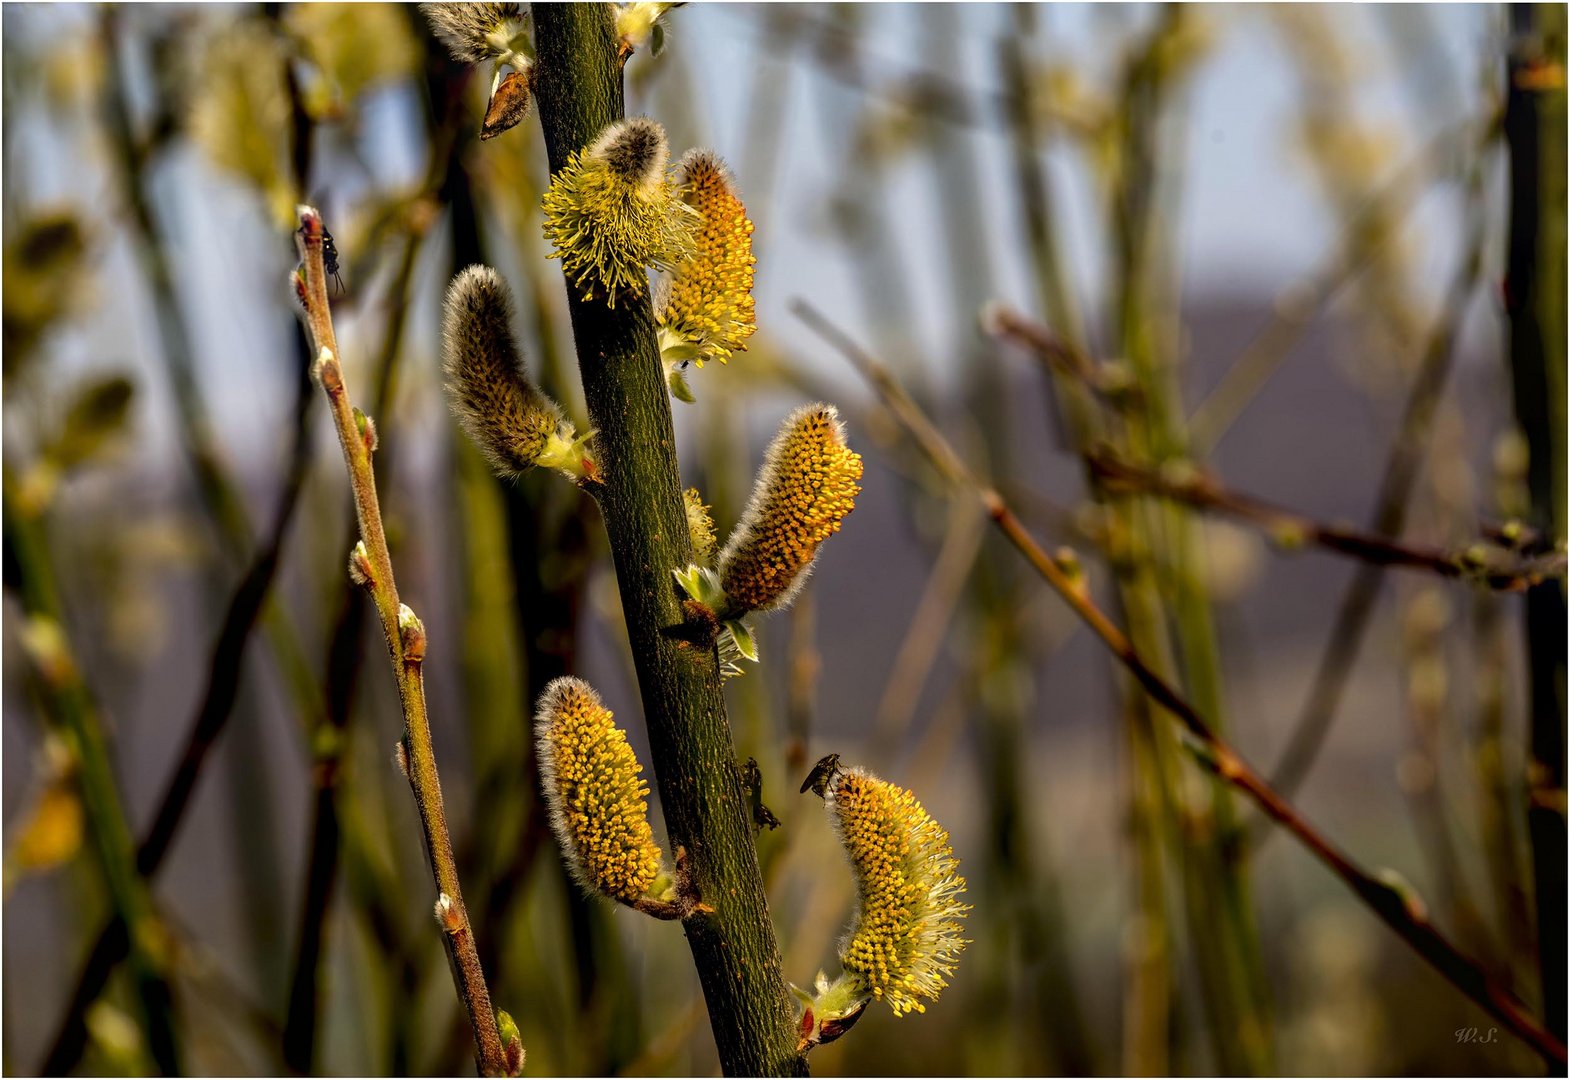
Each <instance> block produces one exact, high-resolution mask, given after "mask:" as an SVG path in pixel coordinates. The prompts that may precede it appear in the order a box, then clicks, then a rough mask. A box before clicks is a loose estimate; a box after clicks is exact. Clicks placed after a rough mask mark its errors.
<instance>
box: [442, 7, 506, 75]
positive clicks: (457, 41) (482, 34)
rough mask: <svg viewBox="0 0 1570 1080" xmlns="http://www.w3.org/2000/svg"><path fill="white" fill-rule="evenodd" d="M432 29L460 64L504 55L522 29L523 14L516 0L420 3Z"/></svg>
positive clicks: (474, 62)
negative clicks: (503, 0) (509, 1)
mask: <svg viewBox="0 0 1570 1080" xmlns="http://www.w3.org/2000/svg"><path fill="white" fill-rule="evenodd" d="M420 11H421V12H423V13H424V15H425V18H426V21H427V22H429V23H430V24H431V32H432V33H434V34H435V35H436V36H437V38H439V39H440V40H441V43H442V44H443V45H445V46H447V51H448V52H449V53H451V54H452V58H453V59H454V60H456V61H458V63H460V64H478V63H480V62H481V61H482V60H489V59H491V58H493V57H497V56H503V55H505V54H506V53H507V52H509V51H510V50H511V48H512V42H513V40H514V39H515V38H516V37H518V36H519V35H520V34H522V33H523V27H524V21H525V17H524V14H523V9H522V7H520V6H519V5H517V4H494V3H480V4H470V3H435V4H421V5H420Z"/></svg>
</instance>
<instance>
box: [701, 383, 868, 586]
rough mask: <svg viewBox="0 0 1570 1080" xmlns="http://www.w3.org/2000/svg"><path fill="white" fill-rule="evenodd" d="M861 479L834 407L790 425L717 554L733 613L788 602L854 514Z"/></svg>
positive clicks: (799, 413)
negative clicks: (821, 547)
mask: <svg viewBox="0 0 1570 1080" xmlns="http://www.w3.org/2000/svg"><path fill="white" fill-rule="evenodd" d="M860 479H861V456H860V455H859V454H857V453H856V452H855V451H853V450H851V449H850V447H848V446H846V445H845V428H844V425H843V424H841V423H840V420H839V413H838V412H837V411H836V410H835V408H834V406H832V405H824V404H821V403H820V404H814V405H806V406H803V407H802V408H800V409H797V410H796V411H795V412H793V413H791V415H790V416H789V417H787V418H786V420H785V423H784V425H783V426H782V427H781V428H780V432H779V434H778V435H776V436H775V437H774V441H773V443H771V444H770V445H769V449H768V453H767V454H766V455H765V457H764V462H763V468H762V469H761V470H760V471H759V473H758V479H757V483H756V484H755V485H754V487H753V490H752V500H751V501H750V502H749V503H748V505H747V512H746V513H745V514H743V515H742V519H741V522H740V523H739V524H738V525H737V526H736V531H735V532H733V533H732V534H731V537H730V539H729V541H728V542H727V543H726V545H725V550H724V551H723V552H721V553H720V584H721V587H722V588H723V589H724V590H725V596H726V598H727V601H728V602H729V604H730V606H731V608H732V610H733V611H734V612H740V613H744V612H748V611H770V610H773V609H776V608H779V607H783V606H784V605H786V604H788V603H789V602H790V600H791V598H792V597H793V596H794V595H795V593H796V590H797V589H799V588H800V587H801V585H802V583H803V582H804V581H805V580H806V577H807V572H808V571H809V569H810V568H811V566H812V561H813V559H815V558H816V557H817V554H818V546H819V545H820V544H822V543H823V541H824V540H826V539H828V538H829V537H830V536H832V535H833V534H834V533H836V532H838V531H839V527H840V522H841V521H842V520H843V519H844V517H845V515H846V514H848V513H850V512H851V510H852V509H854V508H855V505H856V496H857V494H859V493H860V491H861V488H860V486H859V485H858V483H857V482H858V481H859V480H860Z"/></svg>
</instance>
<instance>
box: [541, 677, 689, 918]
mask: <svg viewBox="0 0 1570 1080" xmlns="http://www.w3.org/2000/svg"><path fill="white" fill-rule="evenodd" d="M534 723H535V739H536V746H537V748H538V751H539V760H540V779H541V783H542V785H543V786H544V789H545V801H546V803H547V805H548V807H549V809H550V820H551V829H552V830H553V831H554V832H555V833H556V839H557V841H558V842H559V843H560V844H561V849H562V857H563V858H564V859H565V860H566V863H567V866H568V868H569V869H570V870H571V871H572V875H573V877H574V878H576V879H577V881H578V882H579V883H580V884H581V885H582V886H583V887H584V888H585V889H587V890H588V891H590V892H595V893H600V894H602V895H604V896H608V897H611V898H612V899H615V900H619V901H621V902H623V903H627V904H631V903H634V902H635V901H637V900H639V899H640V898H641V897H643V896H644V895H645V894H646V893H647V892H648V891H649V888H650V886H651V885H653V884H654V883H655V879H656V878H657V877H658V876H659V873H660V864H661V855H660V849H659V846H658V845H657V844H655V842H654V831H653V829H652V828H650V826H649V805H648V802H647V799H648V796H649V786H648V784H647V783H645V782H644V781H643V779H642V773H643V768H642V766H640V765H639V764H638V759H637V757H636V756H634V754H633V752H632V747H631V746H629V745H628V743H627V736H626V734H625V733H624V732H623V731H622V730H621V729H620V728H618V727H617V726H616V724H615V722H614V718H613V717H612V716H611V711H610V710H609V709H607V708H606V707H605V706H604V705H603V704H601V703H600V696H599V695H598V694H596V693H595V692H594V689H593V688H592V687H591V686H589V684H588V683H586V682H584V681H583V680H582V679H575V678H572V677H570V676H568V677H563V678H560V679H556V680H555V681H553V682H552V683H551V684H550V685H549V686H547V687H546V688H545V693H544V694H542V695H541V696H540V705H539V709H538V711H537V712H536V714H535V721H534Z"/></svg>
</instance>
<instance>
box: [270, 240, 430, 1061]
mask: <svg viewBox="0 0 1570 1080" xmlns="http://www.w3.org/2000/svg"><path fill="white" fill-rule="evenodd" d="M423 237H424V232H423V229H422V228H418V227H417V228H412V229H411V230H410V233H409V235H408V237H407V239H406V241H405V243H404V249H403V254H402V256H401V257H400V261H399V265H398V269H397V271H396V274H395V276H394V280H393V284H392V288H391V291H390V294H389V295H390V298H391V303H390V304H389V307H388V321H387V327H386V332H385V334H384V336H383V338H382V345H381V349H380V355H379V356H378V357H377V358H376V363H375V367H374V369H373V370H374V371H375V373H376V378H375V387H376V389H375V392H374V396H373V398H372V403H373V407H374V411H373V415H375V416H386V415H387V413H388V411H389V407H390V404H391V397H392V386H393V382H394V378H395V369H396V367H397V360H398V355H399V352H400V346H401V344H402V341H403V327H404V324H405V319H404V315H405V312H406V311H407V309H408V307H409V304H408V291H409V283H410V280H411V279H412V277H413V274H414V265H415V261H416V257H417V256H418V254H419V251H420V249H421V243H422V240H423ZM383 468H384V470H385V469H386V468H387V463H386V461H385V460H384V462H383ZM355 536H356V532H355V526H354V525H353V524H352V523H351V525H350V535H349V537H348V538H347V542H346V543H345V548H348V547H350V546H352V545H353V542H354V539H355ZM356 592H357V590H355V589H354V587H353V586H352V584H351V583H349V582H347V581H346V582H344V590H343V592H342V594H341V598H340V601H339V607H338V610H337V614H336V616H335V618H334V620H333V630H332V636H331V638H330V639H329V644H328V647H327V658H328V659H327V680H326V687H327V694H326V709H325V711H324V713H323V715H322V718H321V721H320V722H319V724H318V725H317V726H316V729H315V730H314V731H313V732H312V735H313V738H312V740H311V745H312V747H313V748H314V749H315V755H314V761H313V762H312V768H311V783H312V786H313V787H314V788H315V791H314V793H313V798H312V810H311V847H310V855H309V858H308V861H307V867H308V869H307V872H306V880H305V891H304V894H303V895H304V898H303V902H302V904H301V912H300V929H299V933H298V936H297V937H296V939H295V955H294V961H293V970H292V971H291V973H290V976H289V1002H288V1008H287V1011H286V1013H285V1016H286V1022H285V1025H284V1038H283V1055H284V1062H285V1064H286V1065H288V1066H289V1067H290V1068H291V1069H294V1070H296V1071H298V1072H301V1073H310V1072H313V1071H315V1069H314V1068H313V1063H314V1059H315V1053H316V1045H317V1040H316V1020H317V1011H318V1010H317V999H318V992H319V989H320V979H319V977H318V972H319V970H320V964H321V954H322V941H323V937H324V931H325V924H326V919H327V911H328V908H329V906H330V905H331V903H332V895H333V889H334V883H335V882H336V881H337V878H338V867H339V862H340V851H341V846H342V843H343V838H344V830H343V828H342V826H341V824H340V818H341V815H340V813H339V811H338V805H337V799H338V798H340V797H341V792H340V791H339V787H338V780H339V777H340V776H341V763H342V759H343V755H344V754H345V753H346V751H347V749H348V746H349V744H350V739H349V737H348V727H349V721H350V717H351V714H352V711H353V703H354V697H355V692H356V690H357V688H358V682H359V672H360V658H361V653H362V649H361V642H362V638H363V636H364V628H365V607H364V606H363V605H362V604H361V603H359V602H358V601H359V599H360V598H359V597H358V596H357V595H356ZM329 736H330V737H329Z"/></svg>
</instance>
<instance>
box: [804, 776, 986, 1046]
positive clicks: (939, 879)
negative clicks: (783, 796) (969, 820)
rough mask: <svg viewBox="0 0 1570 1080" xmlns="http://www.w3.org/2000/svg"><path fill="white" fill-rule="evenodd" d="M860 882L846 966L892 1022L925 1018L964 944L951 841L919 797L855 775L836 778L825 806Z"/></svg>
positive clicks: (844, 953)
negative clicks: (887, 1011) (914, 1014)
mask: <svg viewBox="0 0 1570 1080" xmlns="http://www.w3.org/2000/svg"><path fill="white" fill-rule="evenodd" d="M825 802H826V805H827V807H828V812H829V816H830V819H831V820H832V821H833V822H834V825H835V828H836V830H837V831H838V833H839V836H840V842H841V843H843V844H844V846H845V851H846V854H847V855H849V857H850V863H851V868H852V870H853V871H854V873H855V875H856V893H857V903H856V920H855V922H854V924H853V925H852V926H851V930H850V934H849V935H848V936H847V937H846V938H845V940H844V942H843V943H842V944H841V946H840V963H841V964H842V965H843V966H844V968H845V971H846V973H847V974H848V975H850V976H851V977H853V978H855V979H856V980H858V981H859V982H860V983H861V984H862V985H863V986H864V987H865V988H866V990H867V992H869V993H870V994H871V995H872V996H873V997H874V998H877V999H879V1000H882V1001H886V1002H888V1004H889V1007H890V1008H891V1009H893V1010H894V1015H895V1016H903V1015H905V1014H906V1013H909V1012H924V1011H925V1009H926V1007H925V1005H924V1004H923V1000H927V1001H930V1000H934V999H936V998H937V996H938V994H939V993H940V992H941V991H942V990H943V988H944V987H946V986H947V985H948V981H947V977H948V976H951V975H953V974H954V965H955V963H956V962H957V960H958V956H959V953H960V951H961V950H963V949H964V947H965V945H966V944H967V943H966V941H965V940H964V939H963V938H961V937H960V936H959V935H960V931H961V929H962V927H961V924H960V920H961V919H963V918H964V917H965V913H966V912H968V911H969V910H970V908H969V906H968V905H966V904H962V903H960V902H959V899H958V898H959V896H960V895H961V894H963V893H964V891H965V879H964V878H962V877H960V876H959V873H958V871H959V862H958V860H956V859H955V858H954V852H953V850H952V849H951V848H950V847H949V834H948V833H947V832H945V831H944V830H943V827H942V826H940V825H939V824H938V823H937V822H936V821H934V820H933V819H932V818H931V817H930V816H929V815H928V814H927V811H926V810H925V809H924V808H923V807H922V805H921V803H919V802H917V801H916V797H915V795H913V794H911V793H910V792H909V791H907V790H905V789H904V788H901V787H898V786H897V785H894V784H891V783H889V782H887V781H885V780H880V779H878V778H877V777H876V776H873V775H872V774H871V773H869V772H867V771H865V770H863V769H859V768H852V769H847V770H845V771H843V772H841V773H839V774H838V775H837V776H836V777H835V779H834V782H833V784H832V785H831V787H830V789H829V793H828V797H827V799H826V800H825Z"/></svg>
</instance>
